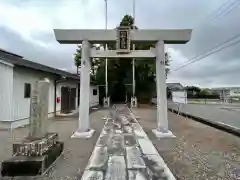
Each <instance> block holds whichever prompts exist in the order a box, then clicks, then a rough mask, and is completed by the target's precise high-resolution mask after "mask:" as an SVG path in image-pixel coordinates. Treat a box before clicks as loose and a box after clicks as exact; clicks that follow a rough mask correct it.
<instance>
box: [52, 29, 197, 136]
mask: <svg viewBox="0 0 240 180" xmlns="http://www.w3.org/2000/svg"><path fill="white" fill-rule="evenodd" d="M191 32H192V30H190V29H183V30H146V29H145V30H137V31H131V32H130V39H131V42H133V43H156V49H150V50H135V51H130V52H129V53H127V54H119V53H118V50H109V51H101V50H96V49H92V50H90V45H89V43H95V44H105V43H109V42H115V41H116V35H117V32H116V30H103V29H101V30H93V29H92V30H73V29H68V30H61V29H55V30H54V33H55V37H56V40H57V41H58V42H59V43H62V44H79V43H82V45H83V46H82V49H83V50H82V65H83V67H82V68H83V69H82V70H81V82H80V84H81V89H80V91H81V92H80V93H81V94H80V96H81V97H80V107H79V113H80V115H79V124H78V126H79V127H78V130H77V131H76V132H75V133H74V135H73V137H84V138H86V137H87V138H89V137H91V136H92V135H93V133H94V130H91V129H90V127H89V86H90V77H89V76H90V73H89V71H90V61H89V58H91V57H95V58H151V59H152V58H156V75H157V77H156V80H157V83H156V84H157V125H158V128H157V129H154V130H153V133H154V134H155V135H156V136H157V137H169V136H170V137H171V136H173V134H172V133H171V131H169V129H168V117H167V99H166V98H167V94H166V74H165V52H164V43H166V44H185V43H187V42H188V41H189V40H190V37H191Z"/></svg>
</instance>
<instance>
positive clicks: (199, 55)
mask: <svg viewBox="0 0 240 180" xmlns="http://www.w3.org/2000/svg"><path fill="white" fill-rule="evenodd" d="M238 37H240V33H239V34H237V35H236V36H234V37H232V38H230V39H227V40H226V41H224V42H222V43H220V44H218V45H216V46H213V47H211V48H210V49H208V50H206V51H203V52H201V53H200V54H198V55H196V56H194V57H192V58H190V59H189V60H188V61H186V62H184V64H185V63H187V62H189V61H192V60H194V59H196V58H198V57H201V56H203V55H204V54H206V53H208V52H209V51H212V50H214V49H216V48H219V47H220V46H222V45H224V44H226V43H228V42H230V41H232V40H234V39H236V38H238Z"/></svg>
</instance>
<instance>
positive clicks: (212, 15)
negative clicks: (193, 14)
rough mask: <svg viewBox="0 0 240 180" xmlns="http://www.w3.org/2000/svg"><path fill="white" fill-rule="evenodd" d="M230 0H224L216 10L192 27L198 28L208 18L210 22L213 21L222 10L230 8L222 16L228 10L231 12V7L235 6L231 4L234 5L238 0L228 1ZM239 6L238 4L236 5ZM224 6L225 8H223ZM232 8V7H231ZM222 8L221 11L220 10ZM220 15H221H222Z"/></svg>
mask: <svg viewBox="0 0 240 180" xmlns="http://www.w3.org/2000/svg"><path fill="white" fill-rule="evenodd" d="M230 1H231V0H226V1H225V2H223V3H222V4H221V5H220V6H219V7H218V8H217V9H216V10H214V11H213V12H212V13H210V14H209V15H208V16H207V17H206V18H204V19H203V20H202V21H201V23H200V24H199V25H197V26H196V27H195V28H194V29H196V28H198V27H199V26H201V25H203V24H205V23H206V22H209V20H208V19H210V22H214V21H215V20H216V19H219V18H218V17H220V16H221V15H222V14H223V13H224V12H226V10H229V8H230V10H229V11H227V13H225V14H224V15H223V16H225V15H227V14H228V13H229V12H231V11H232V10H233V9H235V8H236V6H235V7H233V8H232V6H234V4H235V3H236V2H237V1H239V0H234V1H233V2H230ZM229 3H230V6H228V7H226V6H227V5H228V4H229ZM237 6H239V5H237ZM224 7H226V8H224ZM231 8H232V9H231ZM221 10H223V11H221ZM223 16H222V17H223Z"/></svg>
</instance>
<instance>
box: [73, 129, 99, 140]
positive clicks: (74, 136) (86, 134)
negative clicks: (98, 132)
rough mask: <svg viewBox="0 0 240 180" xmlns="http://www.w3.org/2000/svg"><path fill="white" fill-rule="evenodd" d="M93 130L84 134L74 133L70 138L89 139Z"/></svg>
mask: <svg viewBox="0 0 240 180" xmlns="http://www.w3.org/2000/svg"><path fill="white" fill-rule="evenodd" d="M94 132H95V130H94V129H89V131H86V132H79V131H76V132H75V133H73V135H72V136H71V138H83V139H89V138H91V137H92V136H93V134H94Z"/></svg>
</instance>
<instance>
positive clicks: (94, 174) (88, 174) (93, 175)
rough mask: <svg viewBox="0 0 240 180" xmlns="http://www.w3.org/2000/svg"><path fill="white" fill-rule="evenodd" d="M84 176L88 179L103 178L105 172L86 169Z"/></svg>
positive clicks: (101, 179)
mask: <svg viewBox="0 0 240 180" xmlns="http://www.w3.org/2000/svg"><path fill="white" fill-rule="evenodd" d="M82 178H83V179H86V180H103V172H101V171H85V172H84V174H83V176H82Z"/></svg>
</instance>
